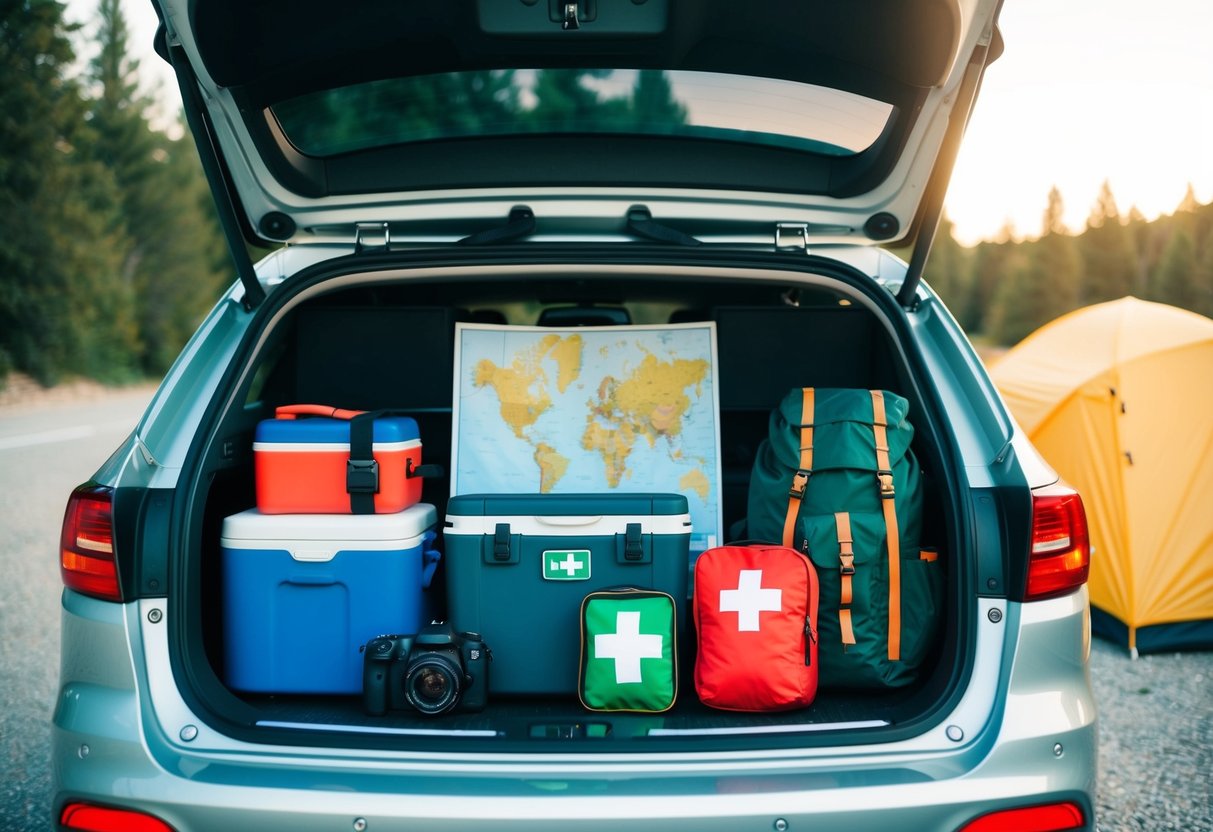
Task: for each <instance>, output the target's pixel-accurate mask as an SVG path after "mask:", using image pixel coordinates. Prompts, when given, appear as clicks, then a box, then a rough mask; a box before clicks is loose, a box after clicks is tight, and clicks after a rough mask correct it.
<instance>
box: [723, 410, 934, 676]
mask: <svg viewBox="0 0 1213 832" xmlns="http://www.w3.org/2000/svg"><path fill="white" fill-rule="evenodd" d="M908 410H909V403H908V402H907V401H906V400H905V399H904V398H902V397H901V396H898V395H896V394H895V393H890V392H888V391H883V390H861V389H827V388H821V389H814V388H811V387H808V388H803V389H799V388H798V389H795V390H792V391H790V392H789V393H788V394H787V395H786V396H785V397H784V399H783V401H782V402H781V403H780V404H779V407H778V408H776V409H775V411H773V412H772V413H771V420H770V431H769V435H768V437H767V438H766V439H764V440H763V441H762V444H761V445H759V448H758V453H757V456H756V458H755V460H754V468H753V471H752V473H751V476H750V491H749V504H748V511H747V515H746V527H747V536H748V537H750V538H752V539H756V540H768V541H780V542H782V544H783V545H784V546H790V547H792V548H794V549H797V550H799V551H801V552H804V553H806V554H807V555H808V556H809V559H810V560H812V561H813V565H814V566H816V567H817V572H818V576H819V579H820V583H821V606H820V611H819V616H818V650H819V651H820V656H821V666H820V681H821V685H822V686H823V687H849V688H880V687H895V686H900V685H906V684H909V683H910V682H912V681H914V679H915V678H916V676H917V674H918V669H919V667H920V666H921V665H922V662H923V660H924V659H925V657H926V656H927V655H928V653H929V652H930V649H931V647H932V645H933V643H934V640H935V638H936V635H937V633H938V630H939V623H940V620H941V618H942V614H943V606H942V600H941V595H942V592H943V575H942V572H941V570H942V564H941V563H939V562H938V559H937V557H936V552H935V550H934V549H927V548H922V547H921V546H920V542H921V541H920V538H921V535H922V510H923V496H922V474H921V471H920V470H919V467H918V462H917V460H916V459H915V458H914V454H913V453H912V452H911V450H910V442H911V440H912V439H913V438H914V428H913V426H912V425H911V424H910V423H909V422H907V421H906V414H907V412H908Z"/></svg>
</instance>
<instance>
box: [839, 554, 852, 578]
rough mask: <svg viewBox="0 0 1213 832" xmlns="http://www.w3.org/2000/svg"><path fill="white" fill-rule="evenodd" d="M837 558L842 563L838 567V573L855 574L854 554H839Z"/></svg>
mask: <svg viewBox="0 0 1213 832" xmlns="http://www.w3.org/2000/svg"><path fill="white" fill-rule="evenodd" d="M838 559H839V560H840V561H842V565H841V566H839V567H838V573H839V574H840V575H854V574H855V556H854V555H839V557H838Z"/></svg>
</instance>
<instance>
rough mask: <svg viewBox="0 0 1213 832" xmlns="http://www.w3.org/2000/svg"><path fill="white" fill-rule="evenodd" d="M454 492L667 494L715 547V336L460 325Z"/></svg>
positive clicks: (680, 330) (676, 329) (701, 545)
mask: <svg viewBox="0 0 1213 832" xmlns="http://www.w3.org/2000/svg"><path fill="white" fill-rule="evenodd" d="M456 342H457V344H458V350H457V355H458V360H457V367H456V372H457V374H458V386H457V396H456V399H457V400H456V402H455V431H454V445H453V447H452V467H453V469H454V472H453V476H452V489H453V493H455V494H471V493H536V492H537V493H597V492H602V491H610V490H618V491H628V492H667V493H668V492H677V493H682V494H685V495H686V496H687V500H688V503H689V505H690V510H691V525H692V530H693V531H692V538H691V548H692V551H693V552H698V551H702V550H703V549H706V548H709V547H710V546H714V545H716V541H718V540H719V539H720V534H721V529H720V522H721V521H720V517H721V510H720V503H719V487H718V482H719V457H720V451H719V446H720V433H719V428H718V425H717V417H716V414H717V412H718V410H717V394H716V386H715V371H714V366H715V344H716V338H715V329H714V325H713V324H710V323H700V324H677V325H666V326H660V327H644V326H630V327H593V328H576V329H554V328H548V327H542V328H539V327H506V326H493V325H478V324H459V325H458V326H457V329H456Z"/></svg>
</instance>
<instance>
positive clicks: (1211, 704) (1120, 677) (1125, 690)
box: [1091, 639, 1213, 832]
mask: <svg viewBox="0 0 1213 832" xmlns="http://www.w3.org/2000/svg"><path fill="white" fill-rule="evenodd" d="M1091 684H1092V685H1093V686H1094V688H1095V699H1096V702H1097V703H1098V707H1099V794H1098V797H1097V817H1098V822H1099V829H1100V830H1101V832H1159V831H1160V830H1170V829H1174V830H1184V832H1202V830H1204V831H1205V832H1208V830H1213V652H1186V653H1162V654H1158V655H1146V656H1142V657H1141V658H1139V659H1137V660H1136V661H1134V660H1132V659H1130V658H1129V656H1128V652H1127V651H1126V650H1125V649H1124V648H1122V647H1118V646H1116V645H1113V644H1111V643H1109V642H1105V641H1101V640H1099V639H1096V640H1095V642H1094V643H1093V645H1092V647H1091Z"/></svg>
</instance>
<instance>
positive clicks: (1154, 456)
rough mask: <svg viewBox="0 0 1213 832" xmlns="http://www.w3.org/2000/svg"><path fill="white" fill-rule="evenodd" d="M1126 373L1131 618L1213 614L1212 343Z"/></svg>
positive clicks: (1121, 423)
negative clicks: (1131, 587)
mask: <svg viewBox="0 0 1213 832" xmlns="http://www.w3.org/2000/svg"><path fill="white" fill-rule="evenodd" d="M1119 376H1120V385H1119V388H1118V394H1119V397H1120V402H1121V404H1122V405H1123V410H1124V412H1123V413H1121V414H1119V415H1118V416H1117V422H1118V434H1119V442H1120V450H1121V451H1122V452H1123V453H1124V464H1123V466H1122V470H1121V480H1122V483H1123V487H1124V505H1125V506H1126V507H1127V510H1126V513H1125V516H1124V522H1125V523H1126V525H1127V535H1126V536H1127V544H1128V545H1127V549H1126V556H1127V558H1128V559H1129V565H1130V568H1131V569H1132V579H1131V580H1132V586H1133V587H1134V593H1133V598H1134V606H1133V611H1132V612H1131V613H1130V615H1129V618H1127V619H1126V620H1127V621H1128V623H1130V624H1134V625H1137V626H1139V627H1140V626H1146V625H1151V624H1162V623H1168V622H1174V621H1186V620H1194V619H1202V618H1213V342H1208V343H1201V344H1193V345H1191V346H1189V347H1187V348H1183V349H1173V350H1169V351H1167V352H1164V353H1157V354H1154V355H1150V356H1143V357H1141V358H1138V359H1135V360H1134V361H1131V362H1128V363H1126V364H1124V365H1122V366H1121V367H1120V371H1119ZM1118 409H1119V408H1118ZM1046 456H1047V455H1046Z"/></svg>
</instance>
